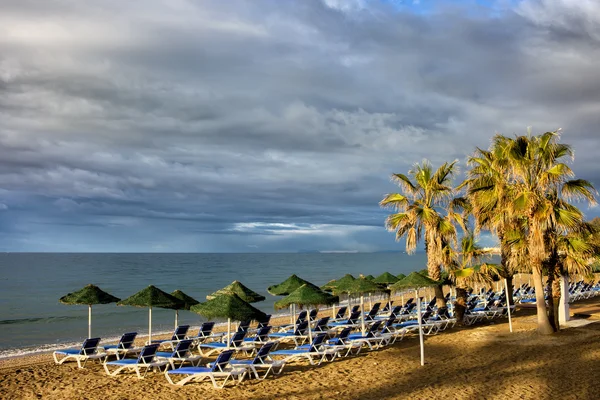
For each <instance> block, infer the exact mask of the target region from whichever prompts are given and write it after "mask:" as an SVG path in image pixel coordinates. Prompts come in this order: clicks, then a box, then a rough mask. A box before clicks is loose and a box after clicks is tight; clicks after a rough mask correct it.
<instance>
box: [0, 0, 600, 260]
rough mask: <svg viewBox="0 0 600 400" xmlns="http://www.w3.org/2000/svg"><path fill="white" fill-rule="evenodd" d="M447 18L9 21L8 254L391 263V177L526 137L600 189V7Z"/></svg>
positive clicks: (154, 7) (2, 116) (33, 9)
mask: <svg viewBox="0 0 600 400" xmlns="http://www.w3.org/2000/svg"><path fill="white" fill-rule="evenodd" d="M447 4H448V3H447V2H439V3H434V5H433V6H430V4H429V3H428V7H427V8H420V7H419V6H418V5H412V6H410V7H409V6H407V5H406V4H405V3H402V2H379V1H375V0H372V1H360V0H347V1H343V0H323V1H317V0H313V1H285V2H282V1H275V0H271V1H268V0H264V1H253V2H246V1H228V2H220V1H182V2H167V1H165V2H152V3H148V2H125V3H124V2H117V1H106V2H76V1H60V2H53V3H52V4H51V3H49V2H44V1H5V2H3V12H2V14H1V15H0V157H1V160H2V161H1V162H0V185H1V187H2V188H3V191H2V192H0V203H1V205H0V229H1V231H2V237H3V243H4V245H3V246H4V247H3V248H4V249H6V250H63V251H64V250H77V251H80V250H81V251H94V250H114V251H149V250H157V251H195V250H199V251H277V250H282V251H284V250H285V251H294V250H296V249H298V248H303V249H307V248H317V249H323V250H336V249H350V250H353V249H359V250H374V249H380V248H393V247H394V246H397V245H394V243H393V239H394V238H393V235H392V234H390V233H386V232H385V231H384V229H383V220H384V218H385V215H386V212H385V211H383V210H380V209H379V208H378V206H377V202H378V201H379V200H380V199H381V197H382V195H383V194H384V193H387V192H391V191H394V190H395V187H394V185H393V184H392V183H390V181H389V175H390V173H391V172H406V170H407V169H408V168H409V167H410V166H411V165H412V164H413V163H415V162H418V161H420V160H421V159H422V158H429V159H431V160H432V161H433V163H434V164H439V163H441V162H444V161H451V160H453V159H460V160H464V157H465V156H466V155H468V154H469V153H471V152H472V150H473V148H474V146H481V147H486V146H487V145H488V143H489V139H490V137H491V136H492V135H493V134H494V133H495V132H502V133H505V134H513V133H523V132H525V130H526V127H527V126H533V131H534V132H540V131H545V130H551V129H556V128H559V127H561V128H563V129H564V135H563V139H564V141H565V142H568V143H571V144H573V145H574V147H575V151H576V155H577V159H576V163H575V165H574V169H575V171H576V172H577V173H578V174H579V175H581V176H582V177H585V178H587V179H591V180H592V181H594V182H595V183H597V184H600V179H599V176H598V171H597V168H596V162H595V154H594V149H595V147H597V145H598V139H597V132H596V129H595V127H597V126H598V122H600V121H599V117H598V115H600V95H598V93H600V87H599V85H600V83H599V82H600V69H598V68H597V66H596V61H597V60H598V59H600V46H598V44H599V40H600V19H599V18H598V15H600V7H599V6H598V5H597V3H596V2H593V1H589V0H588V1H573V0H571V1H569V0H560V1H550V0H523V1H521V2H517V3H514V4H512V3H506V2H498V3H497V4H494V5H493V7H490V8H486V7H481V6H477V5H475V3H473V2H464V3H461V2H455V3H453V5H452V6H447ZM507 4H509V5H507ZM463 164H464V162H463ZM593 211H594V210H592V212H591V213H590V215H593V213H594V212H593Z"/></svg>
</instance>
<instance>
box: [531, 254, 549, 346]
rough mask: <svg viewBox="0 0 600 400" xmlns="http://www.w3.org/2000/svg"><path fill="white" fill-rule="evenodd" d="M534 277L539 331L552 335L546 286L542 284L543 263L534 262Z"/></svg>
mask: <svg viewBox="0 0 600 400" xmlns="http://www.w3.org/2000/svg"><path fill="white" fill-rule="evenodd" d="M531 269H532V276H533V285H534V287H535V300H536V302H535V303H536V307H537V323H538V327H537V331H538V333H540V334H542V335H550V334H552V333H554V329H553V328H552V325H550V320H548V311H547V308H546V299H544V284H543V282H542V263H541V262H537V263H535V264H534V262H533V260H532V266H531Z"/></svg>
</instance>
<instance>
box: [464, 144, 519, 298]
mask: <svg viewBox="0 0 600 400" xmlns="http://www.w3.org/2000/svg"><path fill="white" fill-rule="evenodd" d="M467 164H468V165H469V166H470V167H471V168H470V169H469V170H468V171H467V179H466V180H465V181H464V182H463V183H462V184H461V185H460V186H459V188H462V187H465V186H466V187H467V198H468V200H469V203H470V205H471V209H470V212H471V214H472V215H473V216H474V218H475V231H476V232H479V230H480V229H481V228H485V229H487V230H489V231H490V232H492V233H494V234H495V235H496V236H497V237H498V240H499V242H500V267H499V269H498V274H499V275H500V276H501V277H502V278H504V279H506V282H507V286H508V293H507V294H506V295H507V297H508V298H509V299H512V294H513V276H514V275H515V273H517V272H518V271H517V268H518V267H519V266H520V265H521V264H520V262H519V261H521V260H519V259H518V253H517V252H514V251H513V249H512V248H511V246H510V245H509V243H508V238H507V233H508V232H509V231H513V230H515V229H516V227H517V225H518V224H519V221H517V220H515V219H514V218H513V217H512V216H511V215H510V214H509V213H507V212H505V210H506V208H507V206H508V203H509V201H510V198H511V195H512V194H511V182H510V175H509V167H510V165H509V163H508V160H507V158H506V157H504V154H503V151H502V146H496V147H492V148H491V149H490V150H483V149H480V148H477V149H476V151H475V154H474V155H473V156H471V157H469V159H468V161H467Z"/></svg>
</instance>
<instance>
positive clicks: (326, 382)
mask: <svg viewBox="0 0 600 400" xmlns="http://www.w3.org/2000/svg"><path fill="white" fill-rule="evenodd" d="M586 303H587V304H588V305H589V306H591V307H597V306H598V305H599V304H600V301H599V300H589V301H587V302H586ZM533 312H534V310H521V311H520V312H519V313H518V314H520V315H519V316H517V317H516V318H515V319H514V326H515V332H514V333H512V334H511V333H509V332H508V323H507V321H506V320H500V321H497V322H495V323H493V324H482V325H479V326H476V327H468V328H462V329H457V328H455V329H453V330H450V331H447V332H444V333H442V334H439V335H436V336H431V337H427V338H426V340H425V354H426V361H427V363H426V365H425V366H424V367H420V366H419V347H418V342H419V341H418V338H416V337H407V338H405V339H404V340H403V341H402V342H397V343H396V344H395V345H393V346H389V347H387V348H385V349H381V350H378V351H373V352H366V351H365V352H364V353H363V354H361V355H359V356H358V357H353V358H346V359H340V360H336V361H334V362H332V363H324V364H322V365H321V366H318V367H310V366H308V365H301V364H297V365H294V366H286V369H285V370H284V372H283V374H282V375H280V376H278V377H276V378H272V377H271V378H268V379H267V380H265V381H262V382H261V381H255V380H247V381H244V382H243V383H242V384H240V385H239V386H229V387H228V388H226V389H222V390H217V389H214V388H213V387H212V385H211V384H210V383H208V382H206V383H200V384H198V383H196V384H194V383H192V384H189V385H186V386H184V387H175V386H171V385H169V384H168V383H167V381H166V380H165V378H164V376H163V375H162V374H159V373H149V375H148V376H147V377H146V379H144V380H138V379H137V378H136V377H135V374H126V375H119V376H117V377H109V376H107V375H106V374H105V373H104V370H103V369H102V367H101V365H99V364H98V363H88V365H87V366H86V368H85V369H83V370H79V369H77V366H76V364H75V363H69V364H64V365H59V366H57V365H54V364H53V363H52V361H51V359H50V356H49V355H43V356H37V357H23V358H19V359H13V360H10V361H2V362H0V398H2V399H38V398H41V399H84V398H85V399H104V400H109V399H212V398H218V399H245V400H258V399H272V398H281V399H302V400H305V399H325V398H327V399H335V398H340V399H373V398H376V399H391V398H399V399H401V398H407V399H408V398H410V399H467V398H469V399H511V400H515V399H595V398H600V379H598V378H597V376H596V375H597V372H598V371H599V370H600V368H599V367H600V345H599V343H600V324H599V323H596V322H594V323H591V324H587V325H584V326H580V327H577V328H569V329H565V330H562V331H561V332H560V333H558V334H555V335H552V336H550V337H542V336H539V335H537V334H536V333H535V316H534V315H533Z"/></svg>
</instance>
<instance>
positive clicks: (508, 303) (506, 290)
mask: <svg viewBox="0 0 600 400" xmlns="http://www.w3.org/2000/svg"><path fill="white" fill-rule="evenodd" d="M504 293H506V310H507V311H508V326H509V328H510V332H511V333H512V331H513V329H512V317H511V315H510V300H511V299H509V298H508V282H507V281H506V279H504Z"/></svg>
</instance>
